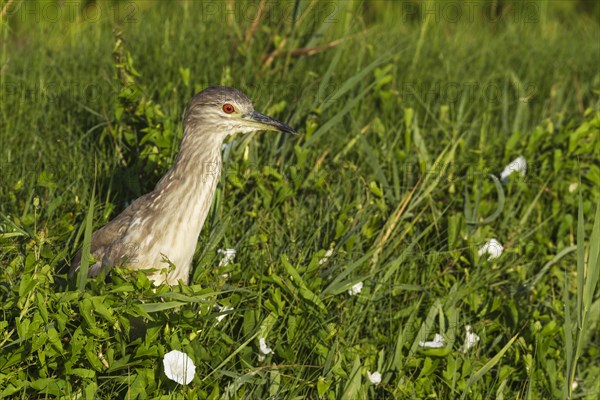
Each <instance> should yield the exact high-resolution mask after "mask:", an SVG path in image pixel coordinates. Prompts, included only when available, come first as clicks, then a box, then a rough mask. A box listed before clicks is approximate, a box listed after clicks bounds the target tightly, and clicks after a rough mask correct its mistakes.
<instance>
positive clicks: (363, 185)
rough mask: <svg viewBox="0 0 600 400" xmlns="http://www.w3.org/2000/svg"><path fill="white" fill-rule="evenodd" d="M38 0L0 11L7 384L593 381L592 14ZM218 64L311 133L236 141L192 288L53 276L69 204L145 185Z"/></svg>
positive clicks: (269, 387)
mask: <svg viewBox="0 0 600 400" xmlns="http://www.w3.org/2000/svg"><path fill="white" fill-rule="evenodd" d="M35 4H38V6H39V8H38V9H37V12H38V13H39V15H40V21H35V20H33V21H32V20H31V19H33V17H34V16H35V15H36V14H35V10H36V9H33V10H34V12H33V14H32V13H30V14H31V15H29V16H28V17H26V18H23V15H24V14H22V13H19V10H23V8H22V7H24V5H23V4H21V3H19V4H15V5H14V7H15V8H14V9H12V11H11V16H10V18H5V19H2V40H3V46H2V51H1V57H2V58H1V63H0V67H1V68H2V72H1V77H2V103H1V105H0V120H1V121H2V122H1V126H2V129H1V131H0V143H1V150H0V157H1V160H2V161H1V164H0V166H1V167H2V171H1V172H2V180H1V181H0V182H1V184H0V199H1V201H0V245H1V246H2V247H1V250H0V263H2V268H1V272H0V281H2V282H5V284H3V285H2V295H3V307H2V309H3V318H2V321H0V326H1V327H2V329H1V332H2V336H1V339H0V340H1V341H0V393H2V395H3V396H9V395H11V396H17V397H20V398H29V397H38V396H41V395H44V394H47V395H50V396H67V397H71V396H76V395H77V396H83V397H86V398H92V397H93V396H94V395H95V396H97V397H99V398H115V397H125V396H127V397H131V398H136V397H139V398H144V397H159V396H161V395H162V396H169V398H269V397H273V398H275V397H278V398H279V397H281V398H294V397H296V396H305V397H307V398H320V397H322V398H344V399H345V398H424V397H428V396H430V397H439V398H456V397H461V396H462V397H464V398H488V397H490V396H493V397H498V398H504V397H505V398H514V397H527V398H538V397H570V396H577V397H583V398H596V397H597V395H598V393H600V387H599V386H598V385H599V384H598V381H597V379H596V377H597V376H598V373H600V371H599V368H598V365H600V356H599V355H598V352H597V347H598V341H599V340H600V336H599V335H598V315H600V310H599V308H600V302H599V301H598V291H597V288H596V282H597V276H598V270H599V268H600V267H599V266H598V255H597V253H598V247H597V243H599V242H600V237H599V228H598V224H600V218H599V217H598V209H599V208H598V204H597V202H596V200H595V199H598V198H599V197H600V193H599V192H600V190H599V187H600V166H599V164H598V159H599V157H600V141H599V139H598V137H599V133H600V132H599V131H600V114H599V113H598V112H599V110H598V90H599V88H600V73H599V72H598V67H597V66H598V65H599V63H600V49H599V48H598V44H597V43H596V41H595V40H593V39H594V38H597V37H598V33H599V32H598V31H599V27H598V23H597V21H595V20H594V17H595V16H597V13H598V10H597V9H592V10H587V11H586V10H580V9H578V8H577V7H576V6H571V7H570V6H566V5H565V4H563V2H540V3H533V2H531V3H529V2H528V3H526V5H525V6H524V8H523V7H520V6H519V5H518V4H517V3H513V2H499V3H496V2H481V3H478V4H477V7H476V8H475V9H473V14H472V15H473V17H472V18H469V17H468V13H467V11H468V7H471V6H469V5H468V4H471V3H468V4H467V3H460V2H455V3H451V4H455V5H457V4H458V5H459V6H460V7H462V8H461V9H462V10H463V11H464V13H463V14H461V15H462V17H460V18H457V17H452V15H454V14H448V12H449V11H448V10H447V9H445V8H444V4H448V3H442V2H430V3H426V5H423V4H421V5H419V4H417V3H413V2H400V3H396V4H394V3H393V2H373V3H366V4H359V3H351V2H331V3H303V2H298V3H297V4H296V3H295V2H293V3H285V4H283V5H279V6H276V5H274V4H266V5H265V7H266V9H265V11H264V14H263V16H262V17H261V19H256V17H255V14H253V13H252V10H251V9H249V8H244V7H243V6H240V5H239V3H227V2H216V3H208V2H178V3H172V4H165V3H163V2H122V3H114V4H112V5H111V6H108V5H106V6H102V5H99V6H98V5H96V6H95V7H96V9H99V10H103V11H102V13H101V15H102V17H98V18H93V17H91V16H92V15H94V14H90V13H92V12H93V10H94V9H93V8H92V7H94V5H95V4H96V3H89V5H88V6H87V8H85V7H84V8H82V9H80V10H79V9H78V10H77V13H75V15H76V16H78V17H77V18H75V19H74V20H71V19H69V18H66V17H63V18H55V19H53V20H50V18H48V16H47V15H46V18H44V14H43V13H44V10H45V9H44V5H45V4H46V5H47V4H52V3H35ZM236 4H238V5H237V6H236ZM253 4H254V6H256V5H257V4H258V3H253ZM574 4H576V5H577V4H578V3H574ZM226 5H229V6H230V7H234V8H233V9H231V8H230V9H227V8H224V7H226ZM235 7H239V8H235ZM426 7H429V8H426ZM498 7H500V9H499V8H498ZM30 10H31V9H30ZM228 10H229V11H231V10H233V12H229V11H228ZM46 11H48V10H47V9H46ZM494 13H495V14H494ZM596 19H597V18H596ZM34 22H37V23H34ZM574 44H576V45H574ZM313 53H314V54H313ZM214 84H223V85H230V86H235V87H237V88H239V89H241V90H243V91H245V92H247V93H248V94H249V96H250V97H251V98H253V99H254V101H255V107H256V108H257V109H258V110H261V111H264V112H266V113H267V114H269V115H273V116H274V117H277V118H279V119H281V120H285V121H288V122H289V123H290V124H291V125H292V126H294V127H296V128H297V130H299V131H300V132H301V136H300V137H299V138H289V137H285V136H283V135H278V134H269V133H260V134H256V135H250V136H246V137H242V136H238V137H236V138H235V139H234V140H232V141H230V145H229V146H227V147H226V148H225V150H224V174H223V177H222V180H221V184H220V185H219V188H218V192H217V195H216V197H215V202H214V204H213V208H212V211H211V214H210V216H209V218H208V220H207V223H206V225H205V227H204V229H203V232H202V234H201V237H200V240H199V246H198V250H197V254H196V258H195V263H194V270H193V279H192V285H190V286H189V287H183V286H182V287H174V288H168V287H161V288H159V289H156V290H155V289H153V288H152V287H151V285H150V283H149V282H148V280H147V279H146V278H145V276H143V275H142V274H137V275H135V274H134V275H131V274H128V273H127V272H125V271H120V270H115V271H114V273H113V274H112V275H111V283H109V284H105V283H103V282H100V281H97V280H96V281H94V280H91V281H88V282H86V283H85V284H86V290H85V291H77V290H73V289H72V288H71V289H69V288H68V287H67V285H66V277H65V271H66V269H65V268H66V266H67V265H68V262H69V260H70V257H71V256H72V254H73V253H74V252H75V250H76V248H77V247H78V246H80V245H81V243H82V241H83V238H84V229H85V223H84V221H85V219H86V215H89V216H93V221H94V227H99V226H101V225H102V224H104V223H106V222H107V221H108V220H110V218H112V217H114V216H115V215H116V214H117V213H118V212H119V211H121V210H122V209H123V208H124V207H125V205H126V204H127V202H129V201H131V200H132V199H133V198H135V197H137V196H138V195H140V194H142V193H144V192H146V191H148V190H151V189H152V187H153V185H154V184H155V182H156V181H157V180H158V179H159V177H160V176H161V175H162V174H163V173H164V172H165V171H166V170H167V169H168V168H169V166H170V165H171V162H172V159H173V157H174V155H175V154H176V151H177V146H178V138H179V137H180V135H181V125H180V119H181V114H182V112H183V109H184V107H185V105H186V103H187V101H188V100H189V98H190V97H191V96H192V95H193V94H194V93H195V92H197V91H199V90H201V89H202V88H204V87H206V86H208V85H214ZM517 156H523V157H524V158H525V159H526V160H527V162H528V166H527V172H526V174H525V176H524V177H523V176H520V175H519V174H512V175H511V176H510V177H509V178H508V180H507V182H505V183H502V184H501V186H500V190H498V187H497V184H495V182H494V180H492V179H490V178H489V177H488V174H495V175H499V174H500V172H501V171H502V169H503V168H504V166H505V165H506V164H508V163H509V162H510V161H512V160H513V159H515V158H516V157H517ZM94 185H95V191H94V190H93V187H94ZM92 193H95V195H92ZM578 193H579V194H580V196H581V200H580V199H579V198H578ZM92 196H94V197H93V198H92ZM502 197H503V198H504V202H503V204H502V207H501V208H500V210H499V211H500V213H499V214H497V213H496V211H497V209H498V207H499V204H500V199H501V198H502ZM496 214H497V216H496V217H493V218H490V216H494V215H496ZM594 223H595V224H596V225H595V227H594V229H593V230H592V226H593V225H594ZM491 238H497V239H498V240H499V241H500V242H501V243H502V245H503V246H504V252H503V254H502V255H501V256H500V257H499V258H497V259H493V260H488V259H486V256H485V255H480V254H479V252H478V250H479V249H480V248H481V246H482V245H483V244H484V243H485V242H486V241H487V240H489V239H491ZM220 248H234V249H236V251H237V255H236V257H235V262H234V263H233V264H229V265H224V266H223V265H219V264H220V260H221V255H220V253H218V252H217V250H218V249H220ZM359 282H362V283H363V288H362V291H361V292H360V294H358V295H356V296H351V295H349V294H348V292H347V291H348V290H349V289H350V288H351V287H352V286H354V285H355V284H357V283H359ZM217 304H218V305H219V307H216V306H215V305H217ZM565 304H566V305H567V306H565ZM225 306H227V307H230V309H227V308H223V307H225ZM219 310H220V311H219ZM220 315H225V318H224V319H222V320H221V321H220V322H217V320H216V318H215V317H217V316H220ZM467 325H470V326H471V327H472V329H473V332H475V333H476V334H477V335H478V336H479V337H480V340H479V341H478V342H477V344H476V346H475V347H473V348H472V349H470V350H468V351H464V336H465V326H467ZM435 333H439V334H441V335H442V336H443V337H444V339H445V344H444V345H443V346H442V347H441V348H438V349H424V348H422V347H421V346H420V345H419V343H420V342H422V341H431V340H432V339H433V336H434V334H435ZM259 338H265V339H266V342H267V344H268V345H269V347H271V348H272V349H273V350H274V352H273V354H269V355H266V356H265V357H264V358H263V359H261V357H260V356H261V354H260V351H259V343H258V339H259ZM172 349H178V350H182V351H185V352H186V353H187V354H189V355H190V356H191V357H192V359H193V360H194V361H195V363H196V365H197V374H196V377H195V378H194V381H193V382H192V384H191V385H190V386H189V387H186V388H181V387H178V386H177V385H176V384H175V383H174V382H172V381H169V380H168V379H167V378H166V377H165V375H164V373H163V368H162V356H163V355H164V354H165V353H167V352H168V351H170V350H172ZM374 371H379V372H380V373H381V374H382V382H381V383H380V384H379V385H373V384H371V383H370V382H369V379H368V375H367V372H374ZM574 382H576V385H577V386H576V387H575V386H574V385H573V383H574Z"/></svg>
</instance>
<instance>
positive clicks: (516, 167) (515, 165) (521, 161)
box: [500, 157, 527, 181]
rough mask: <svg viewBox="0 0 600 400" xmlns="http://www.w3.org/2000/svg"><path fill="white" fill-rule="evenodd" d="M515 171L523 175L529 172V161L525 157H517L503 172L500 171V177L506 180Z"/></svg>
mask: <svg viewBox="0 0 600 400" xmlns="http://www.w3.org/2000/svg"><path fill="white" fill-rule="evenodd" d="M513 172H518V173H520V174H521V176H525V173H526V172H527V161H525V158H523V157H517V158H515V159H514V160H512V161H511V162H510V163H509V164H508V165H507V166H506V167H504V169H503V170H502V173H500V179H502V180H503V181H505V180H506V179H507V178H508V176H509V175H510V174H512V173H513Z"/></svg>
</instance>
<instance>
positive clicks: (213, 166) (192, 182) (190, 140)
mask: <svg viewBox="0 0 600 400" xmlns="http://www.w3.org/2000/svg"><path fill="white" fill-rule="evenodd" d="M222 144H223V138H222V137H221V136H220V135H210V134H206V135H201V134H197V133H196V132H194V134H190V132H188V131H187V130H186V131H185V132H184V136H183V139H182V141H181V145H180V150H179V153H178V154H177V157H176V159H175V163H174V164H173V167H172V168H171V170H169V171H168V172H167V173H166V174H165V176H163V178H162V179H161V180H160V181H159V182H158V184H157V185H156V188H155V189H154V190H155V191H163V192H164V191H168V190H170V189H171V188H172V187H173V186H175V187H177V188H180V189H181V190H184V191H187V192H188V193H194V192H198V191H204V188H206V187H211V188H213V191H214V188H216V184H217V183H218V181H219V177H220V174H221V146H222ZM174 181H175V182H176V184H174V183H173V182H174ZM211 198H212V196H211Z"/></svg>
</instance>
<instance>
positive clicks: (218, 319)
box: [214, 304, 233, 323]
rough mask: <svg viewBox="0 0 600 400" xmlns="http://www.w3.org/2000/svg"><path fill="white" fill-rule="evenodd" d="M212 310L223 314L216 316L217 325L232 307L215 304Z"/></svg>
mask: <svg viewBox="0 0 600 400" xmlns="http://www.w3.org/2000/svg"><path fill="white" fill-rule="evenodd" d="M214 308H216V309H217V310H219V311H221V312H223V314H221V315H217V323H219V322H221V321H222V320H223V318H225V317H226V316H227V314H226V313H227V311H231V310H233V307H229V306H225V307H221V306H220V305H219V304H215V305H214Z"/></svg>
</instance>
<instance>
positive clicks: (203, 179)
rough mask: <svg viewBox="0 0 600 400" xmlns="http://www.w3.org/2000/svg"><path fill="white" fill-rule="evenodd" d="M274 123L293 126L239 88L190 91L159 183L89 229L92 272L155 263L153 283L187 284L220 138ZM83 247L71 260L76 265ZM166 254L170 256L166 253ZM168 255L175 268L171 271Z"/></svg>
mask: <svg viewBox="0 0 600 400" xmlns="http://www.w3.org/2000/svg"><path fill="white" fill-rule="evenodd" d="M258 130H272V131H280V132H289V133H295V132H294V130H293V129H292V128H291V127H289V126H287V125H286V124H284V123H281V122H279V121H276V120H275V119H273V118H271V117H268V116H266V115H263V114H261V113H259V112H256V111H254V107H252V102H251V101H250V99H248V97H246V95H244V94H243V93H242V92H240V91H239V90H236V89H233V88H229V87H222V86H215V87H209V88H207V89H205V90H203V91H202V92H200V93H198V94H197V95H195V96H194V97H193V98H192V101H191V102H190V104H189V105H188V107H187V109H186V111H185V115H184V119H183V139H182V141H181V145H180V149H179V154H177V158H176V159H175V164H174V165H173V168H171V170H170V171H169V172H167V173H166V175H165V176H163V177H162V179H161V180H160V181H159V182H158V184H157V185H156V187H155V188H154V190H153V191H152V192H150V193H147V194H145V195H144V196H142V197H140V198H139V199H137V200H135V201H134V202H133V203H132V204H131V205H130V206H129V207H127V208H126V209H125V210H124V211H123V212H122V213H121V214H119V215H118V216H117V217H116V218H115V219H113V220H112V221H110V222H109V223H108V224H106V225H105V226H104V227H102V228H101V229H99V230H97V231H96V232H94V233H93V235H92V242H91V254H92V256H93V259H94V261H95V262H94V264H92V265H91V266H90V268H89V273H88V276H90V277H94V276H97V275H98V274H99V273H100V271H102V270H103V269H104V268H109V267H112V266H115V265H125V266H127V267H129V268H132V269H136V270H140V269H153V270H154V271H151V272H149V278H150V279H151V280H153V281H154V283H155V284H157V285H158V284H161V283H164V282H166V283H167V284H169V285H173V284H177V282H178V281H179V280H180V279H181V280H182V281H183V283H185V284H187V283H188V280H189V275H190V268H191V265H192V257H193V256H194V251H195V249H196V244H197V242H198V236H199V234H200V230H201V229H202V225H204V220H205V219H206V215H207V214H208V211H209V209H210V206H211V203H212V199H213V195H214V193H215V190H216V187H217V183H218V181H219V176H220V173H221V167H222V163H221V146H222V144H223V140H224V139H225V138H226V137H227V136H229V135H231V134H234V133H237V132H243V133H245V132H252V131H258ZM80 260H81V250H80V251H79V253H77V255H76V256H75V258H74V260H73V263H72V265H71V271H70V274H71V276H74V275H75V274H76V272H77V271H78V270H79V264H80ZM166 260H168V261H166ZM168 262H171V263H172V264H173V265H174V266H175V268H174V269H173V270H171V271H170V272H168V273H167V272H164V270H165V268H166V270H167V271H168V270H169V264H168Z"/></svg>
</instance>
